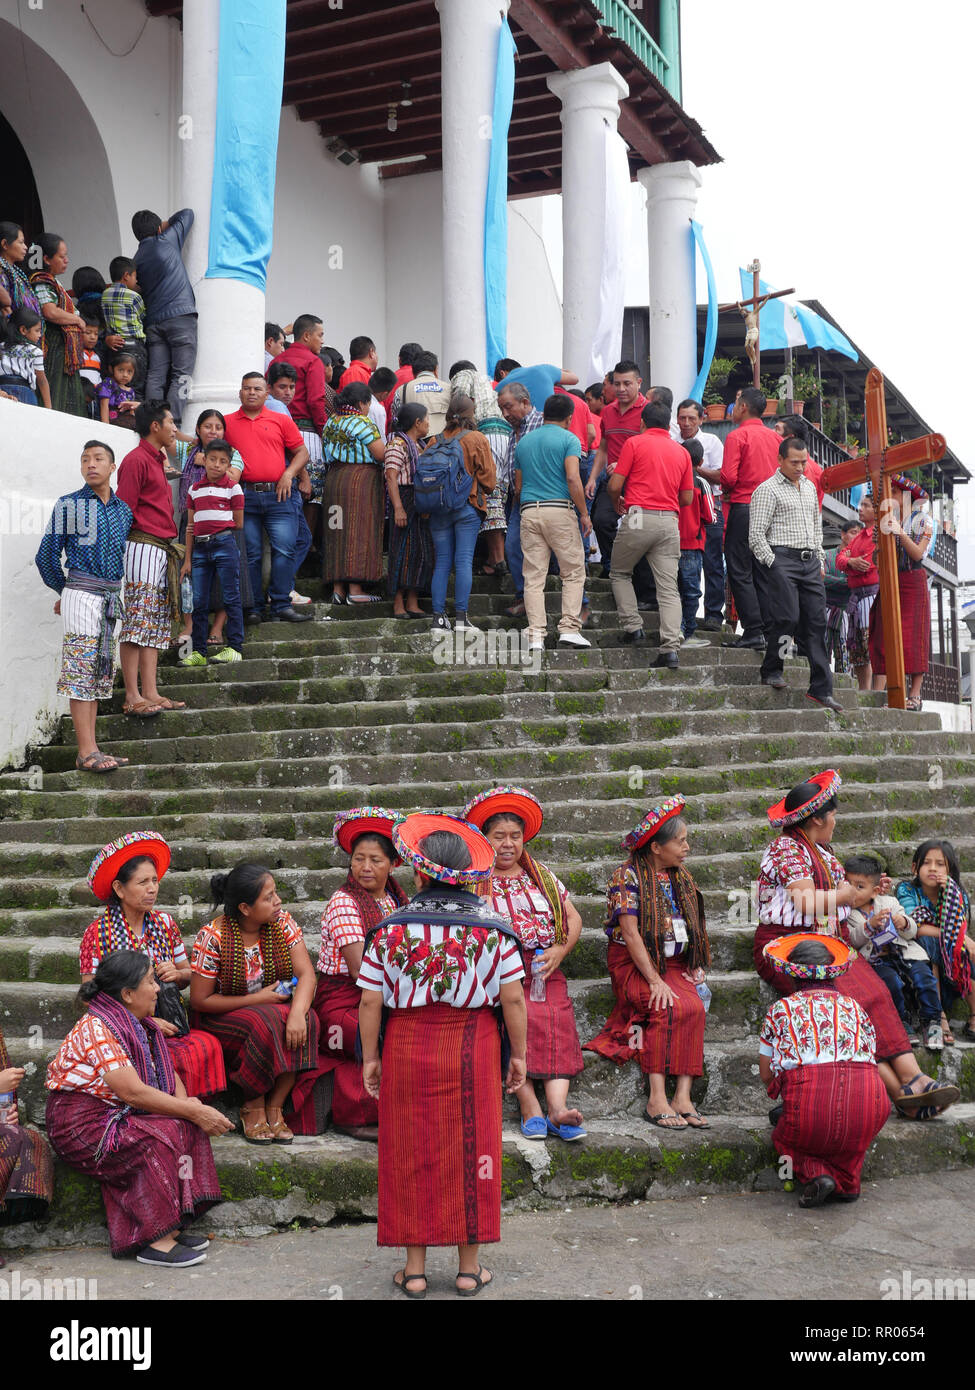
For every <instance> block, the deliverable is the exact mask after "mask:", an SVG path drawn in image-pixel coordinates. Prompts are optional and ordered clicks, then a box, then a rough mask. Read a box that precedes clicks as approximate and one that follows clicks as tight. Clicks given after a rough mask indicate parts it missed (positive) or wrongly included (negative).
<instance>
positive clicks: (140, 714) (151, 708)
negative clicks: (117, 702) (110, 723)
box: [122, 700, 163, 719]
mask: <svg viewBox="0 0 975 1390" xmlns="http://www.w3.org/2000/svg"><path fill="white" fill-rule="evenodd" d="M162 711H163V707H162V705H152V704H150V703H149V701H148V700H133V702H132V704H131V705H123V706H122V713H123V714H134V715H135V717H136V719H155V717H156V715H157V714H162Z"/></svg>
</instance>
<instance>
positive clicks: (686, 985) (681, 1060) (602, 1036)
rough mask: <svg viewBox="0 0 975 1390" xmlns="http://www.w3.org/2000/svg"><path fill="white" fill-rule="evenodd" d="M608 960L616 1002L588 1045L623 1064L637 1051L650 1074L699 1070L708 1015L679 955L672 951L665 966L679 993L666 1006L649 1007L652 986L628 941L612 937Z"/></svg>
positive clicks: (684, 1073)
mask: <svg viewBox="0 0 975 1390" xmlns="http://www.w3.org/2000/svg"><path fill="white" fill-rule="evenodd" d="M608 963H609V973H610V977H611V979H612V981H613V993H614V994H615V996H616V1003H615V1005H614V1007H613V1012H612V1013H611V1014H610V1016H609V1018H608V1019H607V1020H606V1025H605V1027H604V1028H603V1030H602V1032H601V1033H599V1034H598V1036H596V1037H595V1038H593V1040H592V1042H587V1043H585V1044H584V1046H585V1049H586V1051H587V1052H598V1053H599V1054H600V1056H601V1057H606V1058H608V1060H609V1061H610V1062H616V1063H617V1064H618V1065H620V1066H622V1065H623V1063H624V1062H628V1061H630V1059H631V1058H633V1057H635V1058H636V1059H637V1061H638V1062H639V1063H640V1070H641V1071H643V1072H645V1073H647V1074H648V1075H649V1074H651V1073H656V1074H658V1075H664V1076H700V1075H701V1073H702V1072H703V1070H704V1024H705V1021H706V1018H707V1015H706V1014H705V1011H704V1005H703V1004H702V1003H701V998H700V995H699V994H698V992H697V989H696V987H695V986H694V985H693V984H692V983H691V981H690V980H686V979H685V978H684V970H685V966H684V963H683V961H682V960H681V959H680V957H679V956H678V957H671V958H670V959H669V960H668V961H667V966H666V970H665V971H664V979H665V981H666V983H667V986H668V987H669V988H670V989H671V990H673V992H674V996H675V997H674V1002H673V1004H672V1005H671V1006H670V1008H667V1009H651V1008H650V986H649V985H648V984H647V982H646V980H645V979H644V978H643V976H642V975H641V974H640V972H639V970H638V969H637V968H636V966H635V965H634V963H633V957H632V956H631V955H630V953H629V951H628V950H627V949H626V947H625V946H620V945H618V944H616V943H615V942H611V943H610V947H609V955H608Z"/></svg>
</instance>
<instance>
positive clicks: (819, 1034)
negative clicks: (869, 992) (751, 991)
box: [758, 989, 877, 1076]
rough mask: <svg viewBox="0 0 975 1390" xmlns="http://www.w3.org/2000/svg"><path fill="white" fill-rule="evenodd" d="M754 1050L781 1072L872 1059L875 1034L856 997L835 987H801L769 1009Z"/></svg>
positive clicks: (874, 1051)
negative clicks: (840, 992)
mask: <svg viewBox="0 0 975 1390" xmlns="http://www.w3.org/2000/svg"><path fill="white" fill-rule="evenodd" d="M758 1050H759V1053H760V1055H761V1056H763V1057H768V1058H769V1059H770V1061H771V1064H772V1071H773V1073H774V1074H775V1075H776V1076H779V1075H780V1074H781V1073H782V1072H784V1071H792V1070H794V1069H795V1068H796V1067H807V1066H817V1065H822V1064H824V1063H828V1062H872V1061H874V1060H875V1055H876V1051H877V1035H876V1033H875V1032H874V1027H873V1024H872V1023H871V1022H870V1019H869V1018H868V1017H867V1015H866V1013H865V1012H864V1010H863V1009H862V1008H861V1007H860V1005H859V1004H858V1003H857V1001H856V1000H855V999H850V998H849V997H848V996H847V995H845V994H839V993H837V991H836V990H835V989H802V990H799V991H798V992H797V993H795V994H790V995H787V996H786V997H785V998H783V999H777V1000H776V1002H775V1003H774V1004H773V1005H772V1007H771V1008H770V1009H769V1011H768V1013H767V1014H766V1015H765V1022H764V1023H763V1024H762V1031H761V1033H760V1034H759V1045H758Z"/></svg>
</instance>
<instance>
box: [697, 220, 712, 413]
mask: <svg viewBox="0 0 975 1390" xmlns="http://www.w3.org/2000/svg"><path fill="white" fill-rule="evenodd" d="M691 236H692V237H693V238H694V241H695V243H696V245H697V249H698V250H699V251H700V253H701V260H702V261H703V262H704V273H705V275H706V276H707V280H708V321H707V327H706V328H705V330H704V354H703V356H702V357H701V370H700V371H699V372H698V374H697V380H696V381H695V383H694V385H693V386H692V387H691V399H692V400H695V401H699V400H700V399H701V397H702V395H703V393H704V387H705V386H706V385H707V379H708V373H709V372H710V370H711V363H712V362H713V361H714V349H715V348H716V347H717V343H718V282H717V280H716V279H715V275H714V266H713V265H712V264H711V257H710V255H709V254H708V248H707V246H706V244H705V241H704V231H703V229H702V227H701V224H700V222H695V221H694V220H693V218H692V219H691ZM696 299H697V296H696V294H695V301H696Z"/></svg>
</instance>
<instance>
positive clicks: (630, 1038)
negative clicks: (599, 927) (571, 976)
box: [585, 794, 711, 1129]
mask: <svg viewBox="0 0 975 1390" xmlns="http://www.w3.org/2000/svg"><path fill="white" fill-rule="evenodd" d="M684 805H685V802H684V798H683V797H682V796H680V795H679V794H678V795H677V796H672V797H669V798H668V799H667V800H666V801H663V802H661V804H660V805H659V806H655V807H654V808H653V810H651V811H648V812H647V814H646V815H645V816H644V818H643V820H642V821H641V822H640V824H639V825H638V826H637V827H636V829H635V830H632V831H631V832H630V834H629V835H627V836H626V838H625V839H624V840H623V843H622V848H623V849H625V850H628V851H629V858H628V859H627V861H626V863H625V864H621V865H620V867H619V868H618V869H617V870H616V872H615V873H614V874H613V877H612V878H611V879H610V882H609V902H608V910H609V917H608V921H607V923H606V934H607V936H608V937H609V973H610V976H611V978H612V981H613V993H614V994H615V995H616V1005H615V1007H614V1009H613V1012H612V1013H611V1014H610V1016H609V1018H608V1019H607V1021H606V1026H605V1027H604V1028H603V1030H602V1032H601V1033H600V1034H599V1035H598V1037H595V1038H593V1040H592V1042H588V1043H586V1044H585V1047H586V1049H587V1050H588V1051H591V1052H598V1053H600V1054H601V1055H602V1056H603V1057H607V1058H608V1059H609V1060H610V1061H611V1062H617V1063H619V1064H620V1065H621V1066H622V1064H623V1063H624V1062H628V1061H629V1060H630V1059H631V1058H632V1057H636V1058H637V1059H638V1060H639V1063H640V1067H641V1069H642V1070H643V1071H644V1072H645V1073H646V1075H647V1076H648V1077H649V1081H650V1096H649V1100H648V1103H647V1109H646V1111H645V1112H644V1118H645V1119H646V1120H647V1121H648V1123H650V1124H653V1125H657V1126H659V1127H660V1128H661V1129H687V1128H688V1127H690V1128H691V1129H710V1125H709V1124H708V1122H707V1120H706V1119H705V1118H704V1116H703V1115H701V1114H699V1113H698V1110H697V1107H696V1106H695V1105H694V1102H693V1101H692V1100H691V1081H692V1079H693V1078H694V1077H695V1076H700V1075H701V1074H702V1073H703V1071H704V1024H705V1007H704V1003H703V1002H702V999H701V997H700V995H699V993H698V988H697V987H698V985H699V984H703V982H704V971H705V968H706V967H707V966H708V965H710V963H711V948H710V945H709V943H708V934H707V924H706V922H705V918H704V899H703V898H702V896H701V894H700V892H699V890H698V887H697V884H696V883H695V882H694V879H693V878H692V877H691V875H690V873H689V872H688V870H687V869H685V867H684V861H685V859H686V858H687V856H688V853H689V852H690V846H689V844H688V840H687V823H686V822H685V821H684V820H683V819H682V818H681V815H680V813H681V811H683V809H684ZM668 1076H674V1077H676V1078H677V1085H676V1089H675V1091H674V1098H673V1101H672V1102H668V1100H667V1091H666V1081H667V1077H668Z"/></svg>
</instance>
